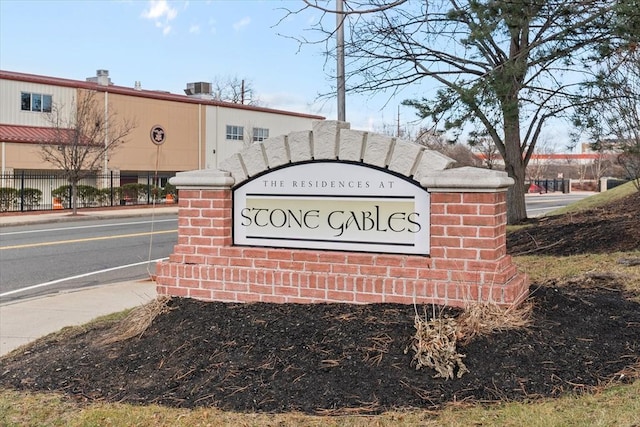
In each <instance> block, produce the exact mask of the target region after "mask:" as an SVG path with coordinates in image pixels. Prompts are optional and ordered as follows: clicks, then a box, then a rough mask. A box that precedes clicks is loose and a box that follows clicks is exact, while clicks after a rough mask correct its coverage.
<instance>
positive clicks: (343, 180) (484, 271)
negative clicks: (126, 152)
mask: <svg viewBox="0 0 640 427" xmlns="http://www.w3.org/2000/svg"><path fill="white" fill-rule="evenodd" d="M453 163H454V162H453V160H451V159H450V158H448V157H446V156H443V155H442V154H439V153H437V152H435V151H432V150H428V149H426V148H425V147H423V146H420V145H417V144H414V143H411V142H406V141H400V140H396V139H395V138H392V137H389V136H384V135H379V134H371V133H367V132H362V131H355V130H351V129H349V124H348V123H344V122H336V121H320V122H316V123H315V124H314V127H313V130H312V131H305V132H292V133H290V134H288V135H283V136H278V137H275V138H270V139H268V140H266V141H264V142H262V143H254V144H252V145H251V146H250V147H248V148H247V149H246V150H244V151H242V152H240V153H238V154H235V155H234V156H232V157H230V158H229V159H227V160H226V161H225V163H224V164H223V165H222V167H221V169H220V170H198V171H191V172H183V173H179V174H177V175H176V177H174V178H172V180H171V183H172V184H174V185H176V186H177V188H178V190H179V202H178V203H179V205H178V206H179V212H178V244H177V245H176V246H175V248H174V252H173V253H172V254H171V255H170V257H169V259H168V260H167V261H163V262H160V263H159V264H158V268H157V271H158V274H157V278H156V281H157V285H158V293H159V294H160V295H173V296H181V297H192V298H197V299H202V300H211V301H225V302H253V301H263V302H275V303H321V302H341V303H378V302H392V303H406V304H412V303H418V304H425V303H435V304H441V305H453V306H463V305H465V304H467V303H469V302H473V301H479V302H495V303H497V304H500V305H512V304H518V303H519V302H521V301H522V300H523V299H524V298H525V297H526V296H527V290H528V283H527V278H526V276H525V275H524V274H520V273H518V272H517V270H516V267H515V266H514V264H513V263H512V261H511V257H510V256H508V255H507V253H506V218H507V215H506V191H507V188H508V187H509V186H510V185H512V184H513V180H512V179H511V178H509V177H507V175H506V173H504V172H500V171H494V170H488V169H479V168H470V167H462V168H451V166H452V164H453Z"/></svg>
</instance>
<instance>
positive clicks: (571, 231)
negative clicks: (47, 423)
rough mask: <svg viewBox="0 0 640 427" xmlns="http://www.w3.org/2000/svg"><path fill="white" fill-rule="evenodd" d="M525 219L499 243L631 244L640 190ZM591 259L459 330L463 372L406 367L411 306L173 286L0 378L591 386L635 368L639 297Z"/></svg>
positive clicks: (264, 387)
mask: <svg viewBox="0 0 640 427" xmlns="http://www.w3.org/2000/svg"><path fill="white" fill-rule="evenodd" d="M530 222H531V224H532V227H528V228H526V229H522V230H520V231H517V232H514V233H511V234H510V235H509V236H508V248H509V252H510V253H512V254H524V253H529V254H552V255H557V256H558V257H559V259H558V261H559V262H561V257H562V256H566V255H571V254H581V253H595V252H612V251H629V250H637V249H640V194H634V195H633V196H630V197H627V198H626V199H624V200H622V201H620V202H617V203H615V204H612V205H610V206H607V207H605V208H601V209H597V210H594V211H591V212H587V213H583V214H573V215H565V216H561V217H555V218H549V219H541V220H535V221H530ZM639 261H640V260H638V259H633V258H632V259H626V260H622V262H625V263H627V264H634V263H636V262H639ZM630 268H635V267H630ZM601 273H603V274H592V275H585V276H584V278H582V279H580V280H572V281H571V282H570V283H559V282H558V281H554V280H551V281H549V282H547V283H533V284H532V286H531V289H532V295H531V298H530V302H531V303H532V304H533V313H532V323H531V324H530V326H528V327H526V328H521V329H517V330H510V331H502V332H496V333H493V334H490V335H488V336H481V337H475V338H473V339H472V340H471V341H470V342H468V343H466V344H461V343H458V348H457V351H458V352H459V353H460V354H462V355H464V358H463V359H462V360H463V362H464V365H466V368H467V369H468V371H469V372H467V373H464V375H462V376H461V377H460V378H457V377H454V378H453V379H443V378H435V374H436V372H435V371H434V370H432V369H428V368H422V369H420V370H416V368H415V363H414V362H413V361H412V358H413V354H414V353H413V352H412V350H411V349H410V348H408V347H410V344H411V342H412V337H413V336H414V334H415V331H416V330H415V328H414V317H415V311H414V307H412V306H403V305H394V304H373V305H362V306H355V305H346V304H320V305H304V306H303V305H296V304H281V305H277V304H261V303H260V304H244V305H243V304H225V303H205V302H200V301H196V300H190V299H181V298H173V299H170V300H169V301H168V302H166V307H165V309H164V310H163V311H162V312H161V313H160V314H158V315H157V317H155V319H154V320H153V321H152V322H151V324H150V325H149V326H148V328H147V329H146V330H145V331H144V333H142V334H141V335H136V336H135V337H133V338H130V339H126V340H122V341H117V342H112V343H105V338H107V337H113V336H116V335H117V334H116V332H117V333H120V334H121V333H122V330H121V329H122V328H123V327H124V326H126V324H125V323H124V322H122V321H121V322H120V323H113V322H112V323H108V322H105V323H101V324H97V325H95V326H93V327H91V328H89V329H88V330H81V331H77V330H76V331H75V332H67V333H64V334H62V335H59V336H57V337H48V338H46V339H43V340H40V341H38V342H36V343H34V344H32V345H30V346H28V347H26V348H23V349H21V350H18V351H16V352H13V353H12V354H10V355H7V356H5V357H4V358H2V359H0V365H1V371H0V387H10V388H15V389H21V390H34V391H49V390H50V391H57V392H62V393H65V394H67V395H69V396H73V397H74V398H77V399H78V400H80V401H85V402H91V401H110V402H128V403H135V404H148V403H157V404H161V405H169V406H177V407H189V408H191V407H198V406H215V407H218V408H221V409H225V410H233V411H257V412H283V411H301V412H304V413H314V414H342V413H362V414H369V413H378V412H382V411H385V410H390V409H399V408H429V409H437V408H439V407H441V406H442V405H443V404H446V403H447V402H454V401H456V402H461V401H477V402H494V401H509V400H520V401H522V400H531V399H535V398H538V397H553V396H559V395H561V394H564V393H567V392H575V393H583V392H590V391H593V390H594V389H595V388H598V387H601V386H604V385H608V384H612V383H626V382H629V381H633V380H634V379H636V378H638V377H639V376H640V303H638V302H635V301H633V300H631V299H630V297H631V296H632V295H628V294H626V293H625V292H624V291H623V290H622V286H621V285H620V283H619V282H618V279H617V276H615V275H607V274H604V272H601ZM419 310H420V313H419V314H420V315H421V317H425V318H429V317H431V316H432V314H433V312H432V308H431V307H426V308H424V307H420V308H419ZM423 310H424V311H426V313H424V312H423ZM458 314H459V312H458V311H457V310H451V309H439V310H438V311H437V313H436V315H437V316H439V317H443V316H451V317H454V316H456V315H458ZM139 317H142V315H139ZM406 350H408V351H406Z"/></svg>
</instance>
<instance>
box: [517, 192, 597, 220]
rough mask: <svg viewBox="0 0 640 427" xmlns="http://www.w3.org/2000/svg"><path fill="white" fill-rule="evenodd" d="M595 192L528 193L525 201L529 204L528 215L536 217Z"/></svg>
mask: <svg viewBox="0 0 640 427" xmlns="http://www.w3.org/2000/svg"><path fill="white" fill-rule="evenodd" d="M593 194H594V193H586V192H583V193H568V194H562V193H547V194H527V195H526V196H525V202H526V205H527V216H528V217H529V218H535V217H538V216H541V215H544V214H546V213H548V212H551V211H554V210H556V209H558V208H562V207H564V206H567V205H570V204H571V203H575V202H577V201H579V200H582V199H584V198H586V197H589V196H591V195H593Z"/></svg>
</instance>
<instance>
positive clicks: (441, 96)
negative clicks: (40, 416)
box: [290, 0, 637, 223]
mask: <svg viewBox="0 0 640 427" xmlns="http://www.w3.org/2000/svg"><path fill="white" fill-rule="evenodd" d="M621 1H637V0H618V2H611V1H609V0H586V1H583V0H580V1H577V0H574V1H560V0H494V1H478V0H466V1H456V0H436V1H435V2H430V1H406V2H392V1H390V0H389V1H384V0H370V1H348V0H347V1H346V2H345V4H346V7H345V10H346V11H347V12H345V13H348V14H349V16H348V18H352V19H347V20H345V22H346V23H348V28H349V31H348V37H346V41H345V52H346V55H347V57H348V58H349V59H350V62H349V63H347V70H348V71H347V72H346V75H347V86H348V87H347V90H348V91H350V92H356V93H359V92H381V91H388V92H389V93H391V94H397V93H398V92H399V91H400V90H403V89H406V88H407V86H410V85H413V84H418V83H420V82H421V81H423V80H424V79H429V80H431V81H433V82H436V83H437V84H439V85H440V87H441V89H440V90H439V92H438V93H437V95H436V96H435V97H434V98H432V99H426V98H422V99H414V100H410V101H407V102H406V105H410V106H413V107H415V108H416V110H417V113H418V115H419V116H420V117H422V118H426V117H430V118H431V119H432V120H434V121H435V122H436V123H444V129H445V130H447V131H449V130H458V131H459V132H461V131H462V130H463V129H465V128H466V125H469V124H470V125H472V126H474V127H481V128H483V129H484V131H485V132H486V135H487V136H488V137H490V138H491V139H492V140H493V142H494V143H495V145H496V147H497V149H498V151H499V153H500V155H501V156H502V158H503V159H504V162H505V170H506V171H507V173H508V174H509V176H510V177H512V178H513V179H514V180H515V185H514V186H512V187H511V188H510V189H509V191H508V209H507V217H508V221H509V222H510V223H514V222H518V221H520V220H523V219H525V218H526V207H525V200H524V194H525V188H524V180H525V171H526V166H527V164H528V162H529V159H530V158H531V155H532V154H533V151H534V148H535V145H536V142H537V140H538V137H539V135H540V133H541V131H542V129H543V127H544V125H545V124H546V123H547V122H548V121H549V119H551V118H553V117H558V116H560V115H562V114H565V113H568V112H569V111H570V109H571V108H572V107H574V106H575V105H576V104H579V103H581V102H583V100H582V97H581V96H580V95H581V94H580V93H578V90H577V89H578V87H579V85H578V84H577V83H576V82H575V76H578V75H581V74H582V73H585V72H588V71H589V70H590V69H591V68H592V67H593V65H594V64H595V63H597V61H598V60H600V59H601V54H602V53H603V52H604V49H602V47H603V46H607V47H610V46H612V45H615V44H616V43H618V41H617V40H618V38H619V37H618V34H617V33H616V32H615V31H612V25H611V24H612V22H613V20H614V19H615V17H616V7H617V3H620V2H621ZM326 3H327V2H318V1H316V2H312V1H305V8H315V9H319V10H321V11H322V13H328V12H330V10H329V9H327V8H326V7H323V5H324V4H326ZM299 12H300V11H293V12H290V13H299ZM364 12H370V13H364ZM328 22H331V21H328ZM317 29H318V30H319V31H321V32H322V33H323V34H324V36H325V37H326V38H325V40H327V39H328V38H329V37H331V36H332V35H333V29H332V28H330V27H326V28H325V27H323V21H320V22H319V24H318V26H317ZM300 41H301V42H303V43H305V42H308V40H306V39H301V40H300ZM328 47H329V44H327V48H328ZM327 53H328V54H329V55H331V51H330V50H329V49H328V50H327ZM565 74H571V77H572V78H566V79H565V78H563V75H565Z"/></svg>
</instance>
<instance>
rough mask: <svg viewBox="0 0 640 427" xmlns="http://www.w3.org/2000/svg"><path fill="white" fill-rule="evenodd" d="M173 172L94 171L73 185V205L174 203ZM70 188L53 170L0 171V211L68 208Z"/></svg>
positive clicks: (85, 206)
mask: <svg viewBox="0 0 640 427" xmlns="http://www.w3.org/2000/svg"><path fill="white" fill-rule="evenodd" d="M173 175H174V174H170V175H168V174H162V175H161V174H157V175H156V173H154V172H143V173H138V174H129V175H124V174H119V173H117V172H110V173H108V174H94V175H89V176H87V177H85V178H83V179H82V180H81V181H80V182H79V183H78V186H77V207H78V208H90V207H105V206H118V205H146V204H152V203H154V202H155V203H175V202H176V201H177V198H178V193H177V191H176V189H175V187H174V186H172V185H171V184H169V182H168V180H169V178H170V177H171V176H173ZM71 193H72V188H71V185H70V183H69V181H68V180H67V179H66V178H65V177H64V175H62V174H60V173H56V172H32V171H18V172H13V173H5V174H0V211H2V212H25V211H37V210H55V209H70V208H71V199H72V197H71Z"/></svg>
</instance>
